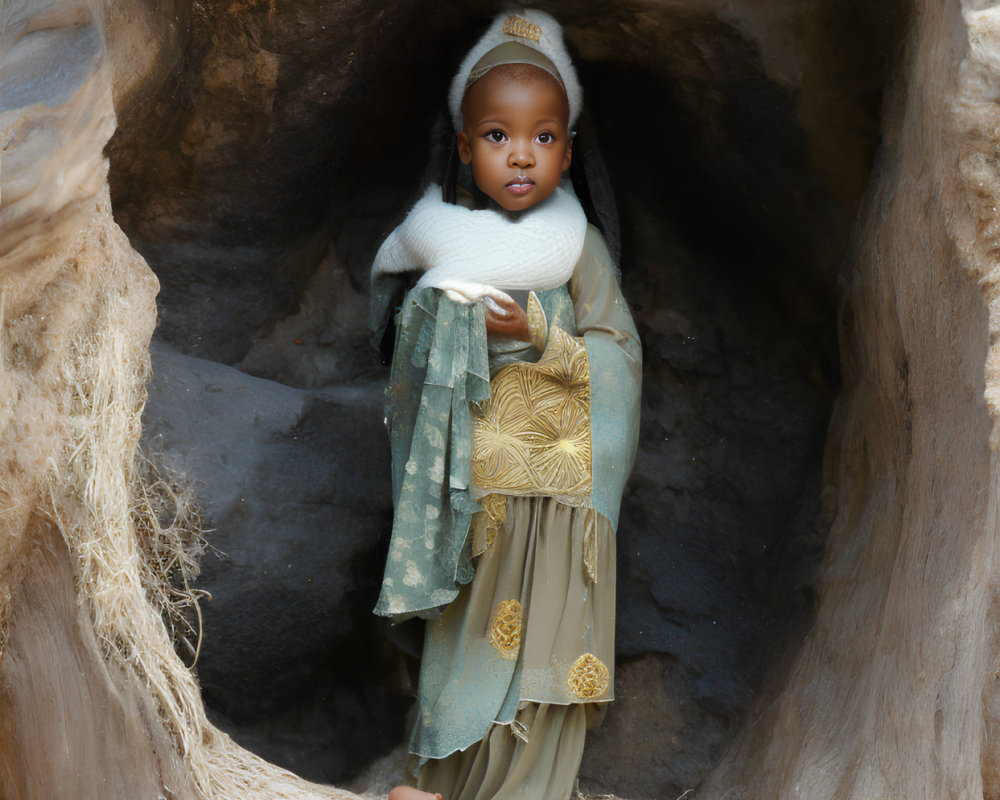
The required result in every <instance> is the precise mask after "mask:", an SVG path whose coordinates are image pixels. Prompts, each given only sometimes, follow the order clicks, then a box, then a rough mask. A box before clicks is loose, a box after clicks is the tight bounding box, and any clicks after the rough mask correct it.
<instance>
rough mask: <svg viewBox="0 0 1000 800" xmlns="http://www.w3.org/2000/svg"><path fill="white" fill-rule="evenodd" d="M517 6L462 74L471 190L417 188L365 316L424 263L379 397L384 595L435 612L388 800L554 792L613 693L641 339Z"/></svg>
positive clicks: (562, 78) (557, 72)
mask: <svg viewBox="0 0 1000 800" xmlns="http://www.w3.org/2000/svg"><path fill="white" fill-rule="evenodd" d="M521 14H522V16H501V17H498V18H497V19H496V20H495V21H494V23H493V25H492V26H491V28H490V29H489V30H488V31H487V33H486V34H485V35H484V37H483V38H482V39H481V40H480V41H479V43H477V45H476V46H475V47H474V48H473V49H472V50H471V51H470V53H469V54H468V55H467V56H466V58H465V61H464V62H463V64H462V66H461V68H460V70H459V72H458V74H457V75H456V77H455V79H454V81H453V83H452V89H451V92H450V95H449V101H450V102H449V105H450V111H451V115H452V119H453V123H454V125H455V129H456V143H457V151H458V155H459V158H460V160H461V162H462V163H463V164H464V165H468V167H470V168H471V176H472V181H473V184H474V186H472V187H471V189H472V191H471V193H469V194H468V195H467V196H463V197H462V198H460V203H459V204H451V203H447V202H445V201H444V200H443V199H442V191H443V190H442V188H441V187H438V186H432V187H430V189H429V190H428V191H427V193H426V194H425V195H424V197H423V198H422V199H421V200H420V201H419V202H418V203H417V204H416V205H415V206H414V208H413V209H412V210H411V211H410V213H409V215H408V216H407V218H406V220H404V222H403V223H402V225H400V226H399V227H398V228H397V229H396V230H394V231H393V232H392V234H390V236H389V237H388V238H387V239H386V241H385V243H384V244H383V246H382V248H381V249H380V250H379V253H378V255H377V257H376V260H375V265H374V267H373V302H374V303H375V305H376V306H377V304H378V302H379V299H380V298H382V297H384V292H383V291H382V289H383V284H384V281H385V279H386V278H387V277H391V276H393V275H399V274H403V273H407V272H415V273H417V274H419V275H420V277H419V280H417V282H416V285H415V286H414V287H413V289H412V290H411V291H410V292H409V293H408V294H407V295H406V298H405V300H404V302H403V305H402V309H401V310H400V312H399V314H398V317H397V335H396V347H395V351H394V357H393V365H392V375H391V378H390V386H389V389H388V390H387V396H388V409H387V410H388V414H387V421H388V427H389V433H390V438H391V442H392V467H393V497H394V503H395V516H394V521H393V532H392V540H391V543H390V549H389V557H388V560H387V563H386V570H385V578H384V581H383V587H382V594H381V597H380V598H379V602H378V606H377V607H376V613H378V614H383V615H386V616H389V617H391V618H393V619H395V620H401V619H405V618H407V617H410V616H413V615H420V616H424V617H426V618H427V619H428V621H427V626H426V633H425V644H424V651H423V660H422V665H421V674H420V687H419V692H418V710H417V720H416V724H415V727H414V731H413V735H412V740H411V746H410V750H411V753H412V754H413V756H414V758H415V760H416V766H417V767H418V769H419V777H418V786H419V790H418V789H413V788H410V787H397V788H396V789H394V790H393V792H392V794H391V795H390V798H391V800H407V799H408V798H426V799H427V800H431V798H433V797H435V796H437V797H440V796H442V795H443V797H444V800H487V799H488V798H507V797H514V796H516V797H519V798H537V799H538V800H543V799H544V800H566V799H567V798H569V797H570V795H571V794H572V791H573V785H574V782H575V778H576V772H577V769H578V768H579V764H580V759H581V757H582V753H583V743H584V736H585V731H586V729H587V728H588V727H591V726H592V725H594V724H596V723H597V722H599V720H600V719H601V717H602V713H603V710H604V709H605V708H606V704H607V703H608V702H609V701H610V700H611V699H613V690H614V680H613V669H614V600H615V545H614V528H615V525H616V524H617V519H618V508H619V503H620V500H621V492H622V488H623V486H624V482H625V479H626V478H627V476H628V473H629V471H630V469H631V463H632V459H633V456H634V453H635V447H636V440H637V436H638V403H639V382H640V368H641V350H640V346H639V341H638V337H637V334H636V330H635V326H634V325H633V323H632V319H631V316H630V315H629V311H628V307H627V305H626V304H625V301H624V299H623V298H622V296H621V292H620V290H619V288H618V284H617V277H616V272H615V267H614V264H613V263H612V262H611V258H610V256H609V255H608V251H607V247H606V246H605V244H604V241H603V239H602V238H601V235H600V233H599V232H598V231H597V229H596V228H594V227H593V226H588V225H587V222H586V216H585V214H584V212H583V210H582V208H581V207H580V204H579V202H578V201H577V199H576V198H575V196H574V195H573V193H572V190H571V189H570V188H568V186H564V185H563V181H562V178H563V174H564V173H565V171H566V169H567V168H568V167H569V165H570V161H571V158H572V139H571V136H572V134H571V132H570V129H571V125H572V124H573V122H574V121H575V120H576V118H577V116H578V114H579V111H580V103H581V98H582V95H581V91H580V87H579V83H578V81H577V78H576V73H575V71H574V69H573V65H572V63H571V61H570V59H569V56H568V54H567V53H566V50H565V47H564V45H563V42H562V34H561V31H560V29H559V26H558V24H557V23H556V22H555V21H554V20H553V19H552V18H551V17H550V16H548V15H547V14H543V13H541V12H536V11H528V12H521ZM451 193H452V189H451V187H448V186H446V187H445V188H444V194H445V195H448V194H451ZM522 304H523V305H522ZM425 789H426V790H427V791H423V790H425ZM428 792H436V793H439V794H437V795H434V794H430V793H428Z"/></svg>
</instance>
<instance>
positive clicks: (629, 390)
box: [569, 226, 642, 528]
mask: <svg viewBox="0 0 1000 800" xmlns="http://www.w3.org/2000/svg"><path fill="white" fill-rule="evenodd" d="M569 292H570V297H571V298H572V300H573V306H574V310H575V314H576V327H577V335H578V336H582V337H583V339H584V342H585V343H586V347H587V358H588V360H589V362H590V414H591V419H590V431H591V459H592V460H591V470H592V476H593V490H592V495H591V502H592V503H593V507H594V508H595V509H596V510H597V511H599V512H600V513H602V514H604V516H606V517H607V518H608V520H610V522H611V525H612V527H614V528H617V527H618V512H619V507H620V505H621V496H622V491H623V489H624V488H625V481H626V480H627V479H628V476H629V473H630V472H631V471H632V464H633V462H634V460H635V452H636V447H637V445H638V441H639V401H640V393H641V389H642V346H641V345H640V343H639V335H638V333H637V332H636V329H635V323H634V322H633V321H632V315H631V313H630V312H629V308H628V304H627V303H626V302H625V298H624V297H623V296H622V292H621V289H620V288H619V285H618V275H617V270H616V269H615V265H614V263H613V261H612V259H611V255H610V253H609V252H608V248H607V245H606V244H605V243H604V239H603V237H602V236H601V234H600V233H599V232H598V230H597V229H596V228H594V227H593V226H589V227H588V229H587V236H586V239H585V240H584V246H583V253H582V254H581V256H580V261H579V263H578V264H577V266H576V270H575V272H574V273H573V277H572V279H571V280H570V285H569Z"/></svg>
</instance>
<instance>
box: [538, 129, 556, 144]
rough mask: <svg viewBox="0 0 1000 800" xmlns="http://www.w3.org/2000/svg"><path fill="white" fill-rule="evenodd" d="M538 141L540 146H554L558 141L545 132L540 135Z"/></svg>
mask: <svg viewBox="0 0 1000 800" xmlns="http://www.w3.org/2000/svg"><path fill="white" fill-rule="evenodd" d="M537 139H538V143H539V144H552V143H553V142H554V141H555V140H556V137H555V136H553V135H552V134H551V133H549V132H548V131H543V132H542V133H540V134H538V136H537Z"/></svg>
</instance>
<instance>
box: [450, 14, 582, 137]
mask: <svg viewBox="0 0 1000 800" xmlns="http://www.w3.org/2000/svg"><path fill="white" fill-rule="evenodd" d="M511 16H517V17H520V18H521V19H522V20H525V21H527V22H528V23H530V24H531V25H534V26H537V28H538V30H537V33H538V40H537V41H536V40H534V39H533V38H524V37H523V36H516V35H512V34H507V33H504V23H505V22H506V21H507V20H508V19H509V18H510V17H511ZM504 42H518V43H520V44H523V45H527V46H528V47H533V48H534V49H535V50H538V51H539V52H540V53H542V54H543V55H545V56H546V57H547V58H548V59H549V60H550V61H551V62H552V63H553V64H554V65H555V67H556V69H557V70H559V78H560V79H561V80H562V84H563V87H564V88H565V89H566V97H567V99H568V100H569V126H570V127H571V128H572V127H573V124H574V123H575V122H576V119H577V117H578V116H579V115H580V108H581V107H582V105H583V89H582V88H581V87H580V80H579V79H578V78H577V76H576V70H575V69H574V68H573V62H572V60H571V59H570V57H569V53H568V52H567V50H566V45H565V44H564V43H563V36H562V28H561V27H559V23H558V22H556V21H555V19H554V18H553V17H552V16H551V15H549V14H546V13H545V12H544V11H537V10H535V9H525V10H523V11H518V12H517V14H516V15H512V14H510V13H505V14H500V15H498V16H497V17H496V18H495V19H494V20H493V22H492V23H491V24H490V27H489V29H488V30H487V31H486V33H484V34H483V37H482V38H481V39H480V40H479V41H478V42H476V44H475V45H474V46H473V47H472V49H471V50H470V51H469V52H468V53H467V54H466V56H465V58H464V59H463V60H462V64H461V66H459V68H458V72H456V73H455V77H454V78H452V79H451V89H450V90H449V92H448V110H449V111H450V112H451V120H452V123H453V124H454V126H455V130H456V131H460V130H462V128H463V125H462V98H463V97H464V96H465V90H466V81H467V80H468V78H469V73H470V72H472V68H473V67H474V66H476V63H477V62H478V61H479V59H481V58H482V57H483V56H484V55H486V54H487V53H488V52H489V51H490V50H492V49H493V48H494V47H496V46H497V45H499V44H503V43H504Z"/></svg>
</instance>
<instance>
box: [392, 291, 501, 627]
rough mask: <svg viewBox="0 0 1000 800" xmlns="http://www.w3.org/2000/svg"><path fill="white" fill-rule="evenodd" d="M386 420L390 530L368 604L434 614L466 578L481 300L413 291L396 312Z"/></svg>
mask: <svg viewBox="0 0 1000 800" xmlns="http://www.w3.org/2000/svg"><path fill="white" fill-rule="evenodd" d="M399 314H400V318H399V324H398V327H397V335H396V347H395V351H394V354H393V362H392V371H391V374H390V379H389V386H388V388H387V390H386V392H387V397H386V423H387V425H388V428H389V438H390V443H391V446H392V485H393V504H394V506H395V514H394V516H393V525H392V536H391V539H390V542H389V554H388V558H387V560H386V569H385V575H384V578H383V581H382V591H381V595H380V596H379V600H378V604H377V605H376V607H375V613H376V614H380V615H382V616H388V617H392V618H393V619H394V620H397V621H399V620H402V619H405V618H407V617H410V616H414V615H416V614H420V615H421V616H428V615H433V614H434V613H436V612H437V611H438V610H439V609H440V608H441V607H442V606H444V605H447V604H448V603H450V602H451V601H452V600H453V599H454V598H455V596H456V595H457V594H458V589H459V586H460V585H461V584H463V583H468V582H469V581H470V580H472V574H473V570H472V565H471V563H470V557H471V556H470V552H469V551H470V548H469V547H468V546H466V538H467V534H468V530H469V522H470V520H471V519H472V514H473V512H474V511H475V510H476V503H475V500H474V499H473V497H472V495H471V493H470V474H469V473H470V456H471V453H470V448H471V441H472V434H471V430H472V422H471V416H470V409H469V404H470V403H475V402H479V401H481V400H485V399H486V398H488V397H489V365H488V362H487V350H486V323H485V319H484V314H483V306H482V304H481V303H475V304H471V305H464V304H460V303H455V302H452V301H451V300H449V299H447V298H446V297H445V296H443V295H441V294H440V293H439V292H437V291H436V290H434V289H432V288H429V287H425V288H418V289H414V290H412V291H411V292H410V293H409V294H408V295H407V296H406V298H405V299H404V301H403V306H402V309H401V310H400V312H399Z"/></svg>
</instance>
